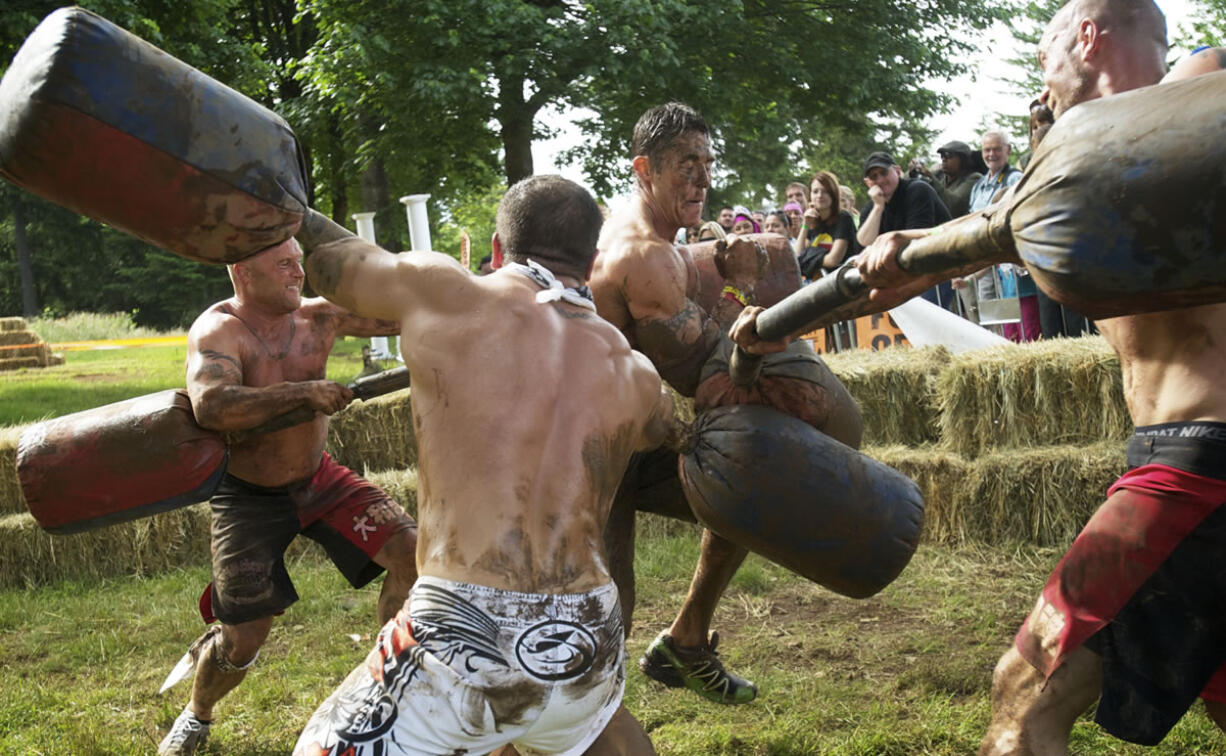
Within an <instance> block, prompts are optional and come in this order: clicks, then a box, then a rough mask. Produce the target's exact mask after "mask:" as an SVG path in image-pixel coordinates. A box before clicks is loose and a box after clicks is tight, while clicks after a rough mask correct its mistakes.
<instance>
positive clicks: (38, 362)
mask: <svg viewBox="0 0 1226 756" xmlns="http://www.w3.org/2000/svg"><path fill="white" fill-rule="evenodd" d="M42 366H43V360H42V359H40V358H38V357H8V358H0V370H20V369H21V368H32V367H42Z"/></svg>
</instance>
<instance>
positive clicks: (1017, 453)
mask: <svg viewBox="0 0 1226 756" xmlns="http://www.w3.org/2000/svg"><path fill="white" fill-rule="evenodd" d="M1127 447H1128V444H1127V443H1126V442H1119V441H1107V442H1102V443H1098V444H1091V445H1087V446H1049V447H1042V448H1035V449H1014V450H1009V451H1003V452H999V453H996V454H991V455H988V456H985V457H981V458H979V459H977V460H975V461H974V462H973V463H972V465H971V474H970V476H969V478H968V479H967V481H966V483H965V489H966V492H965V495H964V498H963V499H962V500H961V501H962V503H963V511H962V512H961V513H960V519H961V521H962V528H963V530H964V531H965V532H966V534H967V537H969V538H973V539H975V540H979V541H983V542H986V543H991V544H998V543H1016V542H1026V543H1033V544H1036V545H1040V546H1064V545H1067V544H1068V543H1070V542H1071V541H1072V539H1073V536H1075V535H1077V533H1078V531H1080V530H1081V528H1082V526H1084V525H1085V523H1086V520H1088V519H1090V515H1092V514H1094V511H1095V510H1096V509H1098V507H1099V505H1101V504H1102V503H1103V501H1104V500H1105V498H1106V495H1107V488H1108V487H1110V485H1111V484H1112V483H1113V482H1115V479H1116V478H1118V477H1119V476H1120V475H1121V474H1123V473H1124V471H1125V470H1126V469H1127V464H1126V463H1125V461H1124V456H1125V450H1126V449H1127Z"/></svg>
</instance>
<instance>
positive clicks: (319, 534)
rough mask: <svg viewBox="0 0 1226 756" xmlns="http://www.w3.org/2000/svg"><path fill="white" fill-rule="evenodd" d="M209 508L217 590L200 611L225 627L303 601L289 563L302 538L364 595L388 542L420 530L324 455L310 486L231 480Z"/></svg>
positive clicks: (382, 496)
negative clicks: (287, 557)
mask: <svg viewBox="0 0 1226 756" xmlns="http://www.w3.org/2000/svg"><path fill="white" fill-rule="evenodd" d="M209 506H210V507H211V508H212V510H213V532H212V552H213V583H212V586H211V588H210V589H209V590H207V591H206V592H205V595H204V597H202V599H201V608H200V610H201V614H202V615H203V616H204V619H205V621H206V622H211V621H212V617H216V618H217V619H220V620H221V621H222V622H224V623H226V624H228V625H236V624H239V623H241V622H250V621H251V620H256V619H261V618H263V617H271V616H273V615H275V614H278V613H280V612H282V611H284V610H285V609H286V608H287V607H288V606H290V605H291V604H293V603H294V602H295V601H297V600H298V593H297V591H295V590H294V584H293V582H292V581H291V580H290V577H289V572H288V571H287V570H286V569H285V560H284V556H285V550H286V549H287V548H288V547H289V544H290V542H291V541H293V540H294V537H295V536H297V535H298V534H299V533H301V534H302V535H305V536H306V537H308V538H310V539H312V540H313V541H315V542H317V543H319V544H320V545H321V546H323V548H324V550H325V551H326V552H327V554H328V556H329V557H330V558H331V559H332V562H333V563H334V564H335V565H336V566H337V568H338V569H339V570H340V571H341V574H343V575H344V576H345V578H346V579H347V580H348V581H349V584H350V585H352V586H353V587H355V588H360V587H361V586H363V585H366V584H367V583H369V582H370V581H371V580H373V579H374V578H376V577H377V576H378V575H379V573H381V572H382V571H383V567H381V566H379V565H378V564H376V563H375V562H374V560H373V557H374V556H375V554H377V553H378V551H379V549H380V548H382V547H383V544H384V543H386V542H387V540H388V538H390V537H391V536H393V535H395V534H396V533H399V532H401V531H404V530H408V529H412V528H416V524H415V523H414V522H413V519H412V518H410V517H409V516H408V515H407V514H406V513H405V511H404V509H403V508H402V507H401V506H400V505H399V504H397V503H396V502H395V501H394V500H392V498H391V497H389V496H388V495H387V494H386V493H384V492H383V491H382V490H381V489H380V488H379V487H377V486H375V485H374V484H373V483H370V482H369V481H366V480H364V479H362V478H361V477H360V476H359V475H358V474H357V473H355V472H353V471H352V470H350V469H349V468H347V467H343V466H341V465H339V464H337V463H336V461H335V460H333V459H332V457H331V456H329V455H328V454H327V453H325V454H324V455H323V460H322V461H321V462H320V464H319V469H318V470H316V471H315V474H314V475H313V476H311V478H310V479H309V480H304V481H300V482H298V483H291V484H290V485H288V486H284V487H278V488H267V487H264V486H257V485H254V484H252V483H248V482H247V481H244V480H240V479H239V478H236V477H234V476H232V475H226V476H225V478H224V479H223V480H222V482H221V485H220V486H218V489H217V492H216V493H215V494H214V495H213V498H212V499H211V500H210V501H209ZM210 602H211V606H210Z"/></svg>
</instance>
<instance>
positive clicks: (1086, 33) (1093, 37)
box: [1077, 18, 1102, 63]
mask: <svg viewBox="0 0 1226 756" xmlns="http://www.w3.org/2000/svg"><path fill="white" fill-rule="evenodd" d="M1077 45H1078V47H1079V48H1080V50H1081V60H1082V62H1083V63H1084V62H1087V61H1089V60H1091V59H1093V58H1094V56H1096V55H1098V53H1099V52H1100V51H1101V49H1102V30H1101V29H1099V28H1098V24H1097V23H1095V21H1094V19H1092V18H1083V19H1082V20H1081V24H1080V25H1079V26H1078V27H1077Z"/></svg>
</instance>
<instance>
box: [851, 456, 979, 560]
mask: <svg viewBox="0 0 1226 756" xmlns="http://www.w3.org/2000/svg"><path fill="white" fill-rule="evenodd" d="M864 453H865V454H866V455H868V456H870V457H872V458H873V459H875V460H877V461H879V462H882V463H884V464H887V465H889V466H890V467H893V468H894V469H895V470H898V471H899V472H901V473H902V474H903V475H906V476H907V477H908V478H911V480H914V481H915V482H916V484H917V485H919V487H920V492H921V493H922V494H923V496H924V530H923V532H922V533H921V534H920V540H921V541H923V542H925V543H962V542H964V541H966V540H969V539H971V537H972V535H971V534H969V533H968V532H967V529H966V523H965V522H964V521H963V518H964V514H965V510H966V496H967V494H968V489H967V486H966V481H967V477H968V475H969V473H970V469H971V466H970V464H969V463H968V462H967V461H966V460H965V459H963V458H962V457H960V456H958V455H957V454H951V453H950V452H948V451H946V450H944V449H940V448H937V447H936V446H932V445H930V446H924V447H919V448H909V447H906V446H897V445H895V446H874V447H869V448H867V449H865V450H864Z"/></svg>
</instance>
